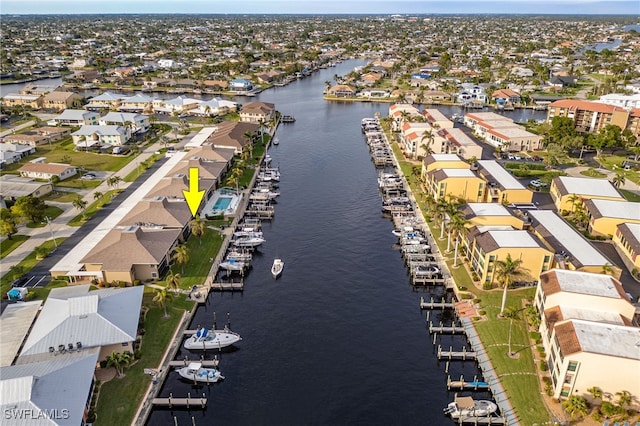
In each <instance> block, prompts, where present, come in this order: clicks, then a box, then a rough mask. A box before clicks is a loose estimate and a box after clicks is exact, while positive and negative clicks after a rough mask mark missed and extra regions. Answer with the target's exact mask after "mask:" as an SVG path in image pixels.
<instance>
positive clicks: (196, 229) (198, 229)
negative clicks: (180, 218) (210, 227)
mask: <svg viewBox="0 0 640 426" xmlns="http://www.w3.org/2000/svg"><path fill="white" fill-rule="evenodd" d="M189 226H190V227H191V233H192V234H193V235H195V236H196V237H198V238H199V239H200V245H202V236H203V235H204V233H205V230H206V229H207V227H206V226H205V224H204V221H203V220H202V219H200V216H196V218H195V219H193V220H192V221H191V222H189Z"/></svg>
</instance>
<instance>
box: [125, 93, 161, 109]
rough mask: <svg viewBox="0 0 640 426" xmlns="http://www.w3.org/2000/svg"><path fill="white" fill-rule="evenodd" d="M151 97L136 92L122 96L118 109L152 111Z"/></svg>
mask: <svg viewBox="0 0 640 426" xmlns="http://www.w3.org/2000/svg"><path fill="white" fill-rule="evenodd" d="M152 103H153V98H152V97H150V96H147V95H145V94H144V93H137V94H135V95H133V96H130V97H128V98H124V99H123V100H122V102H121V103H120V106H119V107H118V111H122V112H137V113H147V112H151V111H153V106H152Z"/></svg>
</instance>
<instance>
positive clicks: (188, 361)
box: [169, 358, 220, 368]
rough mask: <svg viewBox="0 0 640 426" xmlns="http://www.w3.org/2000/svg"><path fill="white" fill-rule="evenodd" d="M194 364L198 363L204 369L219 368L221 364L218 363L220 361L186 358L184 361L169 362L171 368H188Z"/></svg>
mask: <svg viewBox="0 0 640 426" xmlns="http://www.w3.org/2000/svg"><path fill="white" fill-rule="evenodd" d="M192 362H197V363H200V364H202V366H203V367H207V368H211V367H217V366H218V364H220V361H218V359H188V358H185V359H183V360H179V359H178V360H175V361H169V366H170V367H186V366H187V365H189V364H191V363H192Z"/></svg>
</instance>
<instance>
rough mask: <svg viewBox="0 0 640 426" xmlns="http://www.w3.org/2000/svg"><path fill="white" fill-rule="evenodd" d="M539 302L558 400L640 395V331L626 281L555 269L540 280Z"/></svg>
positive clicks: (551, 373)
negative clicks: (592, 393) (594, 393)
mask: <svg viewBox="0 0 640 426" xmlns="http://www.w3.org/2000/svg"><path fill="white" fill-rule="evenodd" d="M534 303H535V306H536V308H537V309H538V311H539V312H540V314H541V322H540V333H541V336H542V345H543V347H544V349H545V354H546V359H545V361H546V362H547V365H548V367H549V373H550V376H551V384H552V387H553V397H554V398H563V399H564V398H568V397H570V396H572V395H579V396H583V397H587V398H589V396H588V393H587V389H589V388H592V387H597V388H599V389H600V390H601V391H602V392H603V394H605V395H607V394H609V395H612V394H615V393H616V392H620V391H621V390H626V391H628V392H630V393H631V395H637V394H639V393H640V352H639V351H638V348H637V343H638V341H640V328H638V326H637V323H636V322H635V321H634V315H635V312H636V308H635V307H634V306H633V305H632V304H631V303H630V301H629V298H628V297H627V295H626V294H625V291H624V289H623V287H622V285H621V283H620V281H618V280H617V279H615V278H613V277H610V276H608V275H604V274H594V273H586V272H577V271H567V270H560V269H554V270H551V271H548V272H545V273H543V274H541V275H540V280H539V282H538V287H537V289H536V296H535V302H534ZM603 365H610V366H611V365H615V368H602V366H603Z"/></svg>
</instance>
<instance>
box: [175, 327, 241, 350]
mask: <svg viewBox="0 0 640 426" xmlns="http://www.w3.org/2000/svg"><path fill="white" fill-rule="evenodd" d="M240 340H242V337H240V335H239V334H238V333H234V332H233V331H231V330H229V329H227V328H226V327H225V329H224V330H209V329H208V328H199V329H198V330H197V331H196V332H195V333H194V334H192V335H191V337H189V338H188V339H187V340H185V341H184V345H183V346H184V348H185V349H221V348H225V347H227V346H231V345H233V344H234V343H236V342H239V341H240Z"/></svg>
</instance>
